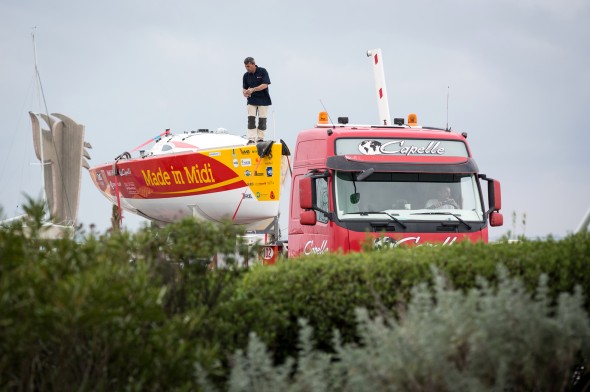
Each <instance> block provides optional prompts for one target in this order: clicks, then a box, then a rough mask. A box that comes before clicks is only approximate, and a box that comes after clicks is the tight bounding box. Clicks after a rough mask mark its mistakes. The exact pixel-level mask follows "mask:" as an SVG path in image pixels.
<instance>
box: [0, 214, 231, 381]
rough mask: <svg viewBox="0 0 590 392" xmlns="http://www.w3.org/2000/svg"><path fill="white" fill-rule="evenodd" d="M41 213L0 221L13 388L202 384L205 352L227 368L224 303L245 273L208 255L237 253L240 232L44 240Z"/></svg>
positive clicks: (199, 226)
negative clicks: (211, 264) (197, 380)
mask: <svg viewBox="0 0 590 392" xmlns="http://www.w3.org/2000/svg"><path fill="white" fill-rule="evenodd" d="M37 207H39V206H37V205H33V206H32V207H31V208H32V209H34V210H36V209H38V208H37ZM39 208H41V210H42V206H41V207H39ZM41 216H42V214H40V215H39V214H36V215H35V216H32V217H30V218H29V219H27V221H26V222H25V224H24V225H23V224H22V223H15V224H13V225H11V226H8V227H2V228H0V309H2V311H1V312H0V353H2V354H1V357H0V389H1V390H122V389H128V390H146V389H147V390H171V389H185V390H194V389H195V388H196V386H195V384H194V381H193V374H194V363H195V362H199V363H200V364H201V365H202V366H203V367H204V368H205V369H207V371H208V372H210V373H212V374H213V375H215V374H224V370H223V368H222V367H221V366H220V361H219V358H221V357H223V354H222V353H221V352H220V348H219V346H218V344H217V342H216V339H215V334H216V333H217V328H215V324H216V322H217V320H218V317H217V316H216V312H217V309H218V307H219V305H220V303H222V301H226V300H227V298H228V297H229V296H231V292H232V287H233V285H234V281H235V280H237V279H239V277H240V275H241V272H240V270H238V269H235V268H228V269H226V270H223V271H211V270H209V269H207V266H206V264H205V263H202V261H203V260H205V259H210V258H211V257H212V256H213V255H215V254H216V253H218V252H222V253H223V252H226V253H228V254H230V257H231V253H233V252H234V251H235V247H236V242H235V238H236V234H238V233H239V230H237V229H236V228H234V227H233V226H231V225H230V224H223V225H211V224H203V223H201V222H196V221H194V220H190V219H189V220H185V221H182V222H179V223H177V224H174V225H170V226H167V227H166V228H164V229H150V228H144V229H142V230H140V231H139V232H138V233H136V234H131V233H128V232H112V233H107V234H104V235H97V234H96V233H91V234H84V233H81V235H82V236H83V237H85V238H84V239H83V241H81V242H76V241H74V240H72V239H68V238H66V239H61V240H44V239H42V238H41V237H40V235H39V234H40V233H41V231H42V230H43V229H42V225H41V223H40V219H41Z"/></svg>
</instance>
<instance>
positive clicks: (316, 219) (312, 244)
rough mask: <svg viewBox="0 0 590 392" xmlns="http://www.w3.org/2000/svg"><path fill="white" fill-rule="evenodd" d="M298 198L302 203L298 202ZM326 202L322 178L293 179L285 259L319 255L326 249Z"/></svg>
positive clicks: (328, 219)
mask: <svg viewBox="0 0 590 392" xmlns="http://www.w3.org/2000/svg"><path fill="white" fill-rule="evenodd" d="M302 198H303V199H304V200H306V201H304V203H303V204H302V203H301V200H302ZM330 216H331V213H330V202H329V187H328V177H327V176H326V175H321V176H318V175H314V174H313V173H310V174H307V175H305V176H302V175H299V176H295V178H294V181H293V186H292V192H291V212H290V220H289V257H292V256H297V255H311V254H322V253H326V252H328V251H329V250H330V249H331V247H330V223H331V221H330Z"/></svg>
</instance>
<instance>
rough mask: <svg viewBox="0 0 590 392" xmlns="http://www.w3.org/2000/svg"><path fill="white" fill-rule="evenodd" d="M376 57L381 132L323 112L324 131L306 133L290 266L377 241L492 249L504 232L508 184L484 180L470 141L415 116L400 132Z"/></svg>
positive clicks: (298, 151)
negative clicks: (493, 236) (497, 230)
mask: <svg viewBox="0 0 590 392" xmlns="http://www.w3.org/2000/svg"><path fill="white" fill-rule="evenodd" d="M368 55H369V56H373V57H374V58H375V69H376V71H375V76H376V77H375V80H376V87H377V92H378V99H379V114H380V124H379V125H351V124H348V119H347V118H345V117H344V118H339V119H338V122H337V124H334V123H331V121H330V119H329V118H328V115H327V113H326V112H322V113H320V117H319V121H318V124H317V125H316V126H315V128H312V129H308V130H304V131H301V132H300V133H299V135H298V137H297V142H296V145H295V149H294V154H295V157H294V161H293V177H292V182H291V195H290V201H289V206H290V211H289V229H288V230H289V231H288V255H289V257H295V256H300V255H310V254H320V253H325V252H332V251H339V250H340V251H343V252H350V251H359V250H360V249H361V245H362V243H363V242H364V241H366V240H367V238H368V237H369V238H370V239H371V241H373V242H374V246H377V247H382V246H388V247H395V246H399V245H413V246H416V245H422V244H426V243H430V244H441V245H452V244H453V243H455V242H457V241H462V240H469V241H473V242H476V241H484V242H487V241H488V227H489V226H501V225H502V224H503V217H502V214H501V213H500V212H499V211H500V208H501V205H502V202H501V200H502V198H501V192H500V183H499V181H497V180H494V179H491V178H488V177H487V176H486V175H484V174H480V172H479V169H478V167H477V164H476V163H475V160H474V159H473V155H472V153H471V150H470V148H469V145H468V144H467V141H466V139H467V134H466V133H457V132H451V131H450V130H449V129H439V128H433V127H422V126H419V125H418V123H417V118H416V115H415V114H410V115H409V116H408V120H407V121H405V119H404V118H396V119H394V123H393V124H391V123H390V121H389V112H388V107H387V101H386V99H387V98H386V97H387V95H386V93H385V92H384V90H385V88H384V86H385V85H384V80H383V72H382V62H381V61H380V52H379V50H374V51H370V52H369V53H368ZM482 181H485V182H482ZM485 183H487V192H485V193H487V203H484V196H483V195H484V190H483V189H482V188H484V186H483V185H482V184H485ZM486 205H487V207H486Z"/></svg>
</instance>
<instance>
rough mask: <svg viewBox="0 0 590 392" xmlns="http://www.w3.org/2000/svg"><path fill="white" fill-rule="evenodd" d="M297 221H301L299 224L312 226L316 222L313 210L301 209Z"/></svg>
mask: <svg viewBox="0 0 590 392" xmlns="http://www.w3.org/2000/svg"><path fill="white" fill-rule="evenodd" d="M299 222H301V224H302V225H305V226H314V225H315V224H316V223H317V218H316V215H315V211H313V210H309V211H303V212H302V213H301V215H300V216H299Z"/></svg>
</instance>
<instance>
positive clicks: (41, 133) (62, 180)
mask: <svg viewBox="0 0 590 392" xmlns="http://www.w3.org/2000/svg"><path fill="white" fill-rule="evenodd" d="M36 28H37V26H35V27H33V32H32V33H31V36H32V39H33V54H34V57H35V74H36V75H37V82H38V83H39V89H40V90H41V98H42V99H43V106H44V108H45V115H46V116H47V120H48V121H49V135H50V137H51V142H52V145H53V150H54V152H55V157H56V158H55V159H56V164H57V170H58V171H59V174H60V177H61V188H62V189H61V190H62V193H63V195H64V197H65V201H66V205H67V208H68V212H69V216H70V218H74V212H73V210H72V205H71V203H70V198H69V196H68V192H67V189H66V188H65V179H64V175H63V170H62V165H61V160H60V156H59V154H57V149H56V146H55V139H54V137H53V124H54V121H53V119H52V117H51V116H50V115H49V109H48V108H47V100H46V99H45V92H44V90H43V84H42V83H41V74H40V73H39V66H38V65H37V44H36V42H35V29H36ZM39 131H40V135H41V136H40V137H39V139H40V146H39V147H40V149H41V167H42V168H43V170H42V181H43V194H44V195H45V202H46V200H47V194H46V192H45V166H44V165H45V162H44V160H45V157H44V156H43V127H42V126H41V127H40V130H39ZM52 196H53V195H52ZM48 213H51V211H48ZM50 218H51V216H50ZM58 223H63V222H58Z"/></svg>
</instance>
